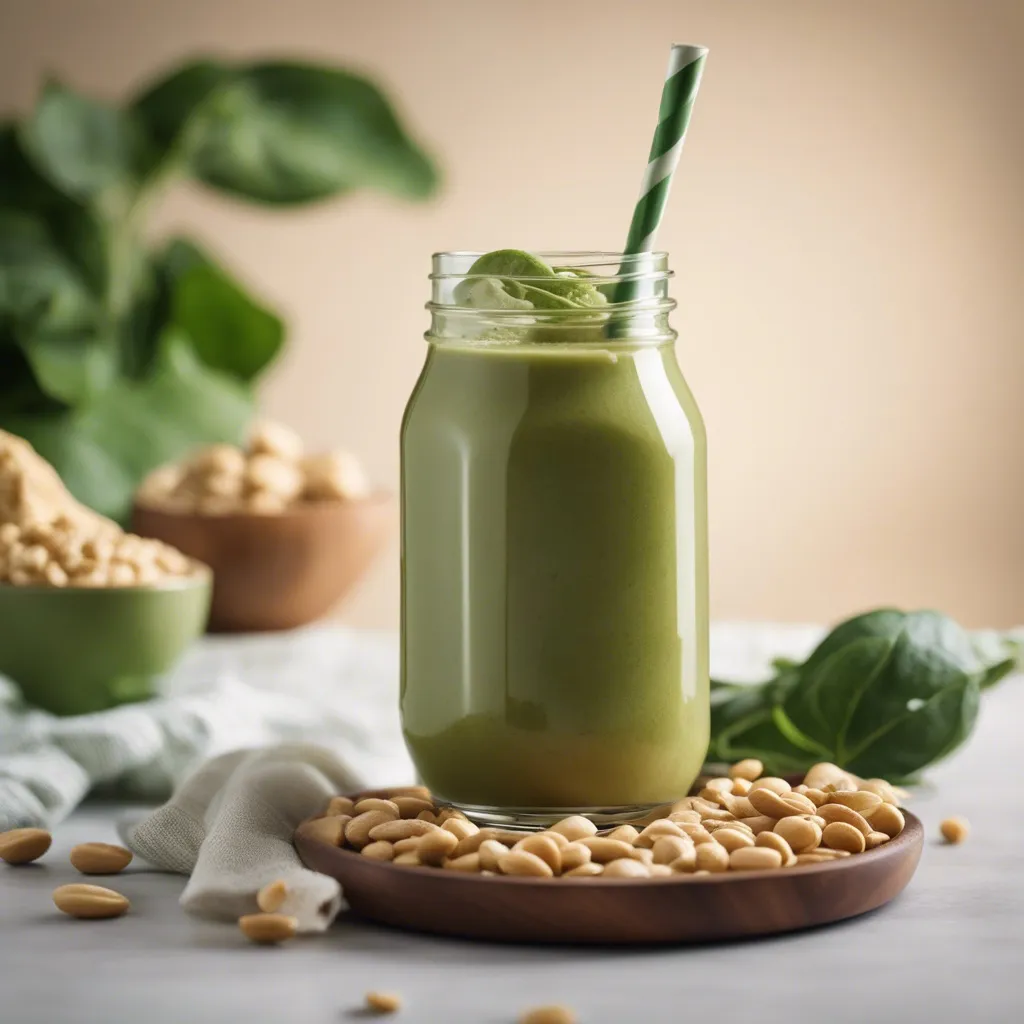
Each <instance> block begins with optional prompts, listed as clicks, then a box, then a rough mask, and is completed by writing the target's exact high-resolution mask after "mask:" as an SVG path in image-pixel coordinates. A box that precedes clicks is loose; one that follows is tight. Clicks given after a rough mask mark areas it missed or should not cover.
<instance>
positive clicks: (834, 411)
mask: <svg viewBox="0 0 1024 1024" xmlns="http://www.w3.org/2000/svg"><path fill="white" fill-rule="evenodd" d="M672 41H687V42H701V43H704V44H706V45H708V46H710V47H711V57H710V59H709V63H708V67H707V73H706V76H705V79H704V85H703V87H702V91H701V96H700V101H699V103H698V106H697V112H696V114H695V116H694V120H693V123H692V127H691V133H690V138H689V141H688V145H687V150H686V152H685V154H684V158H683V165H682V170H681V172H680V175H679V176H678V178H677V180H676V187H675V190H674V195H673V197H672V202H671V204H670V208H669V212H668V215H667V221H666V223H665V225H664V229H663V231H662V233H661V238H660V241H661V243H662V244H663V246H664V247H665V248H667V249H668V250H669V251H670V252H671V253H672V258H673V263H674V266H675V269H676V271H677V272H678V275H679V276H678V279H677V281H676V284H675V295H676V298H677V299H678V300H679V302H680V309H679V310H678V311H677V314H676V317H675V324H676V327H677V328H678V330H679V332H680V342H679V355H680V359H681V362H682V364H683V366H684V370H685V372H686V373H687V375H688V377H689V379H690V381H691V384H692V386H693V388H694V391H695V392H696V394H697V397H698V400H699V402H700V404H701V406H702V408H703V410H704V413H705V418H706V420H707V424H708V434H709V437H710V444H711V523H712V599H713V611H714V614H715V615H716V616H717V617H728V618H771V619H781V620H813V621H824V620H828V619H831V618H835V617H839V616H842V615H845V614H847V613H850V612H853V611H855V610H859V609H860V608H862V607H865V606H870V605H875V604H879V603H890V602H891V603H896V604H902V605H908V606H917V605H931V606H937V607H940V608H942V609H943V610H945V611H948V612H950V613H952V614H954V615H956V616H958V617H960V618H961V619H963V620H964V621H965V622H967V623H969V624H992V625H1009V624H1011V623H1012V622H1020V621H1024V404H1022V402H1021V397H1022V394H1024V337H1022V336H1024V330H1022V327H1024V316H1022V313H1024V302H1022V292H1024V287H1022V286H1024V280H1022V277H1021V271H1022V267H1024V199H1022V189H1021V184H1022V182H1024V134H1022V132H1021V109H1022V100H1024V62H1022V61H1021V58H1020V53H1021V47H1022V43H1024V3H1020V2H1019V0H1004V2H996V0H987V2H985V3H977V2H971V0H959V2H940V0H914V2H907V0H904V2H901V3H892V2H890V0H858V2H852V0H849V2H842V3H841V2H831V3H820V2H812V0H799V2H797V0H773V2H771V3H764V2H761V0H756V2H755V0H747V2H738V0H730V2H729V3H721V2H718V3H713V2H711V0H704V2H694V3H687V2H681V0H647V2H633V3H629V2H626V0H616V2H601V0H589V2H586V3H581V2H573V0H557V2H550V0H519V2H518V3H511V2H510V3H497V2H493V3H482V2H480V0H475V2H474V0H457V2H456V0H452V2H447V0H440V2H434V3H423V2H421V0H403V2H377V3H374V4H370V3H354V2H351V3H350V2H341V0H287V2H286V0H280V2H274V0H63V2H59V0H20V2H18V0H0V106H2V108H4V109H5V110H8V111H9V110H12V109H20V108H23V107H24V106H26V105H27V104H28V103H29V102H30V100H31V98H32V96H33V95H34V92H35V89H36V87H37V83H38V81H39V79H40V76H42V75H43V74H44V73H45V72H47V71H54V72H57V73H59V74H60V75H61V76H63V77H66V78H67V79H68V80H69V81H71V82H73V83H74V84H75V85H77V86H79V87H81V88H83V89H86V90H92V91H94V92H95V93H97V94H99V95H102V96H109V97H118V96H120V95H122V94H123V93H124V91H125V90H126V89H128V88H129V87H130V86H132V85H133V84H135V83H137V82H138V81H139V80H140V79H142V78H143V77H145V76H147V75H150V74H152V73H153V72H154V71H155V70H156V69H157V68H158V67H160V66H161V65H164V64H168V63H171V62H174V61H177V60H178V59H180V58H181V57H183V56H184V55H186V54H188V53H192V52H194V51H197V50H203V49H205V50H217V51H222V52H223V53H226V54H232V55H238V56H242V55H252V54H271V53H275V54H279V53H288V54H297V55H305V56H308V57H319V58H326V59H330V60H337V61H341V62H345V63H346V64H349V65H352V66H355V67H358V68H362V69H367V70H370V71H372V72H373V73H375V74H376V75H378V76H379V77H380V78H381V79H382V80H383V81H384V82H385V83H386V84H387V85H388V86H389V88H390V89H391V91H392V93H393V95H394V96H395V97H396V98H397V100H398V102H399V104H400V107H401V109H402V110H403V111H404V113H405V115H406V116H407V118H408V121H409V124H410V125H411V126H412V127H413V128H414V129H415V130H416V131H417V132H418V133H419V134H420V136H421V137H422V139H423V140H424V141H425V142H426V143H427V144H428V145H429V146H430V147H431V148H432V149H433V150H434V151H435V152H436V153H437V154H438V156H439V157H440V159H441V161H442V163H443V165H444V167H445V169H446V174H447V180H446V187H445V190H444V193H443V195H442V196H441V197H440V198H439V199H438V201H436V202H435V203H433V204H432V205H429V206H423V207H417V206H406V205H402V204H399V203H397V202H395V201H391V200H389V199H386V198H383V197H379V196H375V195H369V194H367V195H360V196H357V197H355V198H351V199H348V200H345V201H339V202H337V203H331V204H329V205H324V206H319V207H316V208H311V209H307V210H305V211H303V212H300V213H297V214H296V213H288V214H279V213H272V212H267V211H263V210H258V209H253V208H251V207H245V206H241V205H236V204H232V203H230V202H226V201H224V200H223V199H220V198H218V197H216V196H209V195H203V194H201V193H200V192H199V191H198V190H196V191H193V190H191V189H186V188H181V189H178V190H177V191H175V192H174V193H173V195H171V196H170V197H169V198H168V200H167V202H166V205H165V206H164V207H163V208H162V210H161V211H160V213H159V216H158V218H157V225H156V226H157V229H158V230H160V231H165V230H169V229H171V228H183V227H185V228H188V229H189V230H193V231H195V232H197V233H198V234H200V235H202V236H203V237H204V238H206V239H208V240H209V241H210V242H211V243H212V244H213V246H214V247H215V248H216V249H218V250H219V251H220V252H221V253H222V255H223V256H224V257H225V258H227V259H228V260H230V261H231V262H232V264H233V265H234V266H235V268H236V269H237V271H238V272H239V273H240V274H242V275H243V276H244V277H245V278H247V279H248V280H249V281H251V282H252V284H253V285H255V286H258V287H259V288H260V289H261V290H262V291H264V292H265V293H266V295H268V296H270V297H272V298H273V299H274V300H275V301H276V303H277V304H279V306H280V307H281V308H282V309H283V310H284V311H286V313H287V314H288V316H289V318H290V321H291V324H292V326H293V338H292V342H291V345H290V347H289V349H288V352H287V355H286V357H285V358H284V359H283V360H282V361H281V363H280V364H279V365H278V366H277V368H276V369H275V370H274V372H273V374H272V376H271V377H270V378H269V379H268V380H267V382H266V386H265V390H264V395H265V401H266V406H267V408H268V409H269V411H270V412H272V413H273V414H276V415H278V416H280V417H282V418H284V419H286V420H288V421H290V422H291V423H293V424H295V425H296V426H297V427H298V428H299V429H300V430H302V431H303V432H304V433H305V434H306V435H307V436H308V438H309V439H310V441H311V442H313V443H315V444H321V445H328V444H337V443H344V444H346V445H348V446H350V447H352V448H353V449H355V450H356V451H358V452H359V453H360V454H361V455H362V456H363V457H364V458H365V460H366V462H367V464H368V465H369V467H370V469H371V470H372V473H373V475H374V477H376V478H377V479H378V480H379V481H380V482H381V483H382V484H384V485H387V486H389V487H394V486H395V485H396V483H397V474H398V450H397V442H396V438H397V431H398V425H399V419H400V416H401V412H402V408H403V405H404V402H405V399H406V396H407V395H408V393H409V391H410V389H411V387H412V385H413V383H414V381H415V378H416V375H417V372H418V370H419V367H420V364H421V361H422V359H423V355H424V343H423V341H422V338H421V334H422V331H423V330H424V328H425V326H426V314H425V312H424V310H423V308H422V307H423V303H424V301H425V300H426V298H427V282H426V274H427V272H428V257H429V254H430V252H431V251H433V250H436V249H446V248H479V249H488V248H494V247H498V246H517V247H524V248H578V249H583V248H614V247H616V246H619V245H621V243H622V241H623V237H624V235H625V230H626V226H627V222H628V217H629V214H630V211H631V207H632V204H633V202H634V200H635V192H636V189H637V186H638V184H639V179H640V173H641V170H642V167H643V163H644V158H645V156H646V151H647V146H648V145H649V140H650V134H651V131H652V128H653V122H654V119H655V111H656V109H657V104H658V95H659V90H660V84H661V76H662V74H663V70H664V64H665V59H666V55H667V48H668V44H669V43H670V42H672ZM397 595H398V556H397V547H396V546H392V549H391V550H390V551H389V552H388V554H387V556H386V557H385V558H384V559H382V561H381V563H380V564H379V566H378V567H377V569H376V570H375V571H374V573H373V574H372V575H371V577H370V578H368V579H367V581H366V583H365V585H364V586H363V587H362V588H361V590H360V591H359V593H358V594H356V595H355V597H354V598H353V600H352V601H351V603H350V604H349V605H348V606H347V608H345V609H344V613H343V614H344V616H345V618H347V619H348V620H349V621H351V622H354V623H357V624H363V625H377V626H388V627H391V626H394V625H395V624H396V623H397V608H398V602H397Z"/></svg>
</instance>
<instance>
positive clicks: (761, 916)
mask: <svg viewBox="0 0 1024 1024" xmlns="http://www.w3.org/2000/svg"><path fill="white" fill-rule="evenodd" d="M903 813H904V816H905V818H906V827H905V828H904V829H903V831H902V832H901V833H900V835H898V836H897V837H896V838H895V839H893V840H891V841H890V842H888V843H885V844H884V845H882V846H879V847H876V848H875V849H874V850H869V851H868V852H867V853H862V854H859V855H857V856H853V857H844V858H842V859H841V860H836V861H832V862H831V863H827V864H808V865H803V866H801V867H796V868H780V869H777V870H773V871H744V872H728V873H725V874H720V875H701V876H699V877H694V876H692V875H680V876H678V877H676V878H652V879H649V880H648V879H640V880H630V879H611V878H610V879H607V880H605V879H601V878H597V879H579V880H578V881H562V880H557V879H556V880H543V879H533V878H508V877H503V876H495V877H482V876H479V875H469V874H464V873H462V872H459V871H444V870H441V869H438V868H415V867H395V865H393V864H389V863H387V862H384V861H376V860H370V859H369V858H368V857H363V856H361V855H360V854H358V853H355V852H353V851H352V850H342V849H338V848H337V847H334V846H330V845H328V844H327V843H322V842H320V841H318V840H315V839H310V838H308V837H306V836H296V848H297V849H298V851H299V856H301V857H302V860H303V861H304V862H305V863H306V864H307V865H308V866H309V867H311V868H313V870H315V871H320V872H322V873H323V874H325V875H330V876H332V877H333V878H336V879H338V881H339V882H340V883H341V885H342V888H343V890H344V893H345V898H346V899H347V901H348V904H349V906H350V907H351V908H352V910H353V911H354V912H355V913H357V914H359V915H361V916H363V917H366V918H369V919H370V920H373V921H378V922H381V923H382V924H387V925H392V926H394V927H396V928H406V929H412V930H415V931H423V932H434V933H436V934H440V935H452V936H458V937H460V938H468V939H488V940H492V941H498V942H562V943H588V944H608V943H656V942H713V941H716V940H720V939H736V938H746V937H750V936H755V935H772V934H775V933H777V932H788V931H794V930H796V929H799V928H810V927H813V926H815V925H822V924H830V923H832V922H834V921H842V920H844V919H845V918H848V917H855V916H857V915H858V914H864V913H867V912H868V911H869V910H875V909H876V908H878V907H880V906H882V905H883V904H885V903H888V902H889V900H891V899H892V898H893V897H894V896H896V895H898V894H899V893H900V892H901V891H902V890H903V888H904V886H906V884H907V883H908V882H909V881H910V878H911V876H912V875H913V873H914V869H915V868H916V867H917V864H918V861H919V860H920V859H921V848H922V846H923V842H924V829H923V828H922V826H921V822H920V821H919V820H918V818H917V817H916V816H915V815H913V814H911V813H909V812H908V811H904V812H903Z"/></svg>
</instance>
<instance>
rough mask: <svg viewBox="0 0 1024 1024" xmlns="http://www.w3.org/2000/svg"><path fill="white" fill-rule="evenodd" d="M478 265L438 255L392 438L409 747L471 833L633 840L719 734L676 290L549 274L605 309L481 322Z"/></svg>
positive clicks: (701, 449) (697, 445) (629, 274)
mask: <svg viewBox="0 0 1024 1024" xmlns="http://www.w3.org/2000/svg"><path fill="white" fill-rule="evenodd" d="M479 255H480V254H479V253H467V252H452V253H440V254H438V255H435V256H434V258H433V273H432V274H431V276H430V279H431V282H432V300H431V302H430V303H429V304H428V309H429V311H430V313H431V318H432V319H431V326H430V330H429V331H428V332H427V334H426V339H427V344H428V348H427V356H426V362H425V365H424V367H423V371H422V373H421V375H420V377H419V381H418V382H417V384H416V387H415V389H414V391H413V394H412V397H411V398H410V400H409V404H408V407H407V409H406V412H405V417H404V421H403V425H402V436H401V454H402V486H401V492H402V493H401V504H402V644H401V650H402V654H401V664H402V668H401V673H402V676H401V712H402V723H403V731H404V735H405V740H406V743H407V745H408V748H409V751H410V753H411V755H412V758H413V761H414V762H415V765H416V768H417V770H418V771H419V773H420V776H421V778H422V780H423V782H424V783H425V784H426V785H428V786H429V787H430V788H431V789H432V790H433V792H434V793H435V795H436V796H437V797H438V799H440V800H442V801H446V802H449V803H451V804H453V805H454V806H456V807H458V808H460V809H461V810H462V811H464V812H465V813H466V814H467V815H468V816H469V817H470V818H472V819H474V820H476V821H479V822H490V823H510V822H514V823H519V824H527V825H529V824H533V825H543V824H546V823H550V822H552V821H555V820H558V819H559V818H562V817H565V816H566V815H568V814H584V815H586V816H588V817H590V818H591V819H593V820H595V821H597V822H600V823H610V822H614V821H621V820H626V819H628V818H632V817H636V816H637V815H639V814H642V813H644V812H646V811H649V810H650V809H651V808H652V807H654V806H656V805H658V804H662V803H665V802H668V801H671V800H675V799H678V798H680V797H681V796H684V795H685V794H686V793H687V791H688V790H689V788H690V786H691V784H692V783H693V781H694V779H695V778H696V776H697V774H698V772H699V770H700V768H701V765H702V762H703V759H704V755H705V751H706V748H707V744H708V733H709V698H708V606H707V571H708V570H707V509H706V487H707V484H706V445H705V433H704V425H703V422H702V420H701V416H700V413H699V411H698V409H697V405H696V403H695V402H694V399H693V396H692V395H691V393H690V390H689V388H688V387H687V385H686V382H685V381H684V379H683V374H682V372H681V370H680V367H679V363H678V362H677V360H676V354H675V350H674V342H675V338H676V334H675V332H674V331H673V330H672V328H671V327H670V325H669V314H670V313H671V311H672V309H673V308H674V307H675V303H674V301H673V300H672V299H670V298H669V296H668V282H669V279H670V277H671V276H672V274H671V271H670V270H669V269H668V260H667V256H666V255H665V254H664V253H653V254H651V253H646V254H641V255H639V256H623V255H621V254H617V253H588V252H574V253H542V254H539V255H540V256H541V258H542V259H544V260H545V261H547V262H548V263H550V264H552V265H554V266H557V267H558V268H561V269H564V270H565V271H566V272H568V273H570V274H571V273H576V274H579V275H580V276H581V277H585V279H586V280H587V282H588V283H590V284H593V285H594V286H595V287H596V288H598V289H600V290H601V292H602V294H603V295H605V296H606V298H607V301H606V302H605V303H604V304H603V305H601V306H599V307H596V308H592V309H561V308H559V309H534V310H523V309H520V308H513V309H507V308H477V307H478V305H479V303H477V305H476V306H473V307H469V306H467V305H464V304H460V302H459V301H458V299H457V298H456V297H457V296H459V295H464V294H466V288H465V286H466V284H472V283H474V282H473V281H472V278H471V276H470V275H469V269H470V267H471V266H472V265H473V263H474V262H475V260H476V259H477V257H478V256H479ZM517 280H518V282H519V283H520V284H522V285H529V284H530V282H531V281H533V282H534V283H536V282H537V279H536V278H531V277H520V278H518V279H517ZM460 284H462V288H461V289H460ZM494 305H495V306H497V304H494Z"/></svg>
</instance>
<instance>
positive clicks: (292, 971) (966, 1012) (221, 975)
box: [0, 676, 1024, 1024]
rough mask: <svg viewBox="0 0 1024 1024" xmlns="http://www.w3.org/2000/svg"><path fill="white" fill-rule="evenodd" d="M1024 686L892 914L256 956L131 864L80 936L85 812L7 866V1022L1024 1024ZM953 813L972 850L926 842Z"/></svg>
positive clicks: (926, 804) (987, 709)
mask: <svg viewBox="0 0 1024 1024" xmlns="http://www.w3.org/2000/svg"><path fill="white" fill-rule="evenodd" d="M1022 726H1024V679H1022V678H1021V677H1020V676H1018V677H1015V678H1012V679H1009V680H1007V681H1005V682H1004V683H1003V684H1001V686H1000V687H999V688H998V689H997V690H995V691H994V692H992V693H990V694H989V695H987V696H986V697H985V700H984V704H983V709H982V714H981V720H980V722H979V724H978V727H977V730H976V732H975V734H974V737H973V738H972V740H971V741H970V744H969V746H968V747H967V748H966V749H965V750H963V751H962V752H961V753H959V754H958V755H956V756H955V758H954V759H953V760H951V761H950V762H948V763H946V764H944V765H942V766H940V767H939V768H937V769H935V770H934V771H933V772H932V773H931V775H930V777H929V782H930V785H929V787H928V788H927V789H926V790H925V791H923V792H919V793H918V794H917V795H916V797H915V799H914V800H913V802H912V804H911V806H912V808H913V810H914V811H915V812H916V813H917V814H918V815H919V816H920V817H921V818H923V820H924V822H925V825H926V829H927V833H928V840H927V845H926V848H925V851H924V856H923V858H922V862H921V866H920V868H919V869H918V872H917V874H916V876H915V877H914V879H913V881H912V882H911V883H910V886H909V887H908V889H907V890H906V891H905V892H904V894H903V895H902V896H900V897H899V898H898V899H897V900H896V901H895V902H894V903H892V904H890V905H889V906H888V907H885V908H883V909H882V910H880V911H877V912H875V913H873V914H870V915H867V916H865V917H862V918H859V919H856V920H853V921H849V922H846V923H843V924H839V925H834V926H831V927H827V928H822V929H817V930H814V931H810V932H805V933H801V934H793V935H788V936H780V937H777V938H771V939H760V940H756V941H746V942H736V943H726V944H718V945H714V946H709V947H703V948H694V947H689V948H686V947H678V948H656V949H630V948H620V949H587V948H578V947H577V948H565V947H562V948H538V947H525V946H519V947H515V946H500V945H490V944H483V943H473V942H463V941H456V940H451V939H440V938H431V937H429V936H422V935H413V934H406V933H402V932H398V931H391V930H387V929H384V928H379V927H375V926H373V925H371V924H368V923H365V922H361V921H358V920H354V919H351V918H349V917H346V916H343V917H342V918H340V919H339V921H338V922H337V924H336V926H335V927H334V928H333V929H332V930H331V931H330V932H329V933H328V934H327V935H325V936H319V937H310V938H303V939H300V940H296V941H294V942H292V943H290V944H288V945H287V946H284V947H280V948H267V949H264V948H257V947H254V946H252V945H251V944H249V943H248V942H247V941H246V940H245V939H244V938H243V937H242V936H241V934H240V933H239V932H238V931H237V929H235V928H234V927H233V926H231V925H225V924H219V923H211V922H205V921H197V920H194V919H192V918H189V917H186V916H185V914H184V913H183V912H182V911H181V910H180V908H179V907H178V905H177V902H176V900H177V897H178V894H179V893H180V891H181V889H182V885H183V879H182V878H180V877H177V876H173V875H161V874H156V873H152V872H150V871H147V870H146V868H145V867H144V866H141V865H138V866H137V865H133V866H132V867H131V868H130V869H129V870H128V871H127V872H126V873H125V874H124V875H122V876H121V877H119V878H118V879H117V882H116V887H117V888H118V889H120V890H122V891H123V892H124V893H125V894H126V895H127V896H128V897H129V898H130V899H131V901H132V911H131V913H130V914H129V915H128V916H126V917H124V918H121V919H118V920H114V921H100V922H82V921H74V920H71V919H69V918H66V917H64V916H63V915H61V914H59V913H58V912H57V911H56V910H55V909H54V907H53V904H52V903H51V901H50V893H51V891H52V890H53V889H54V888H55V887H56V886H57V885H61V884H64V883H67V882H72V881H81V880H82V876H80V875H78V874H77V873H76V872H75V871H74V870H73V869H72V868H71V867H70V865H69V864H68V862H67V856H66V854H67V851H68V849H69V848H70V847H71V846H72V845H74V844H75V843H77V842H83V841H86V840H100V841H104V840H105V841H111V842H112V841H114V838H115V837H114V829H113V824H112V823H113V820H114V818H115V816H116V814H117V813H119V811H120V810H121V809H122V808H119V807H117V806H113V805H107V806H101V805H96V804H92V805H87V806H86V807H85V808H83V809H81V810H79V811H78V812H76V813H75V814H74V815H73V816H72V817H71V818H70V819H69V820H68V821H67V822H65V823H64V824H63V825H62V826H60V827H59V828H58V829H57V831H56V838H55V842H54V846H53V848H52V850H51V851H50V853H49V854H48V855H47V857H46V858H45V862H44V863H43V864H40V865H38V866H29V867H25V868H7V867H5V866H3V865H0V867H2V868H3V870H0V1022H2V1024H64V1022H75V1024H91V1022H96V1024H100V1022H102V1024H122V1022H124V1024H128V1022H131V1024H136V1022H144V1024H224V1022H228V1021H234V1020H238V1021H244V1022H245V1024H261V1022H267V1024H281V1022H283V1021H294V1022H298V1024H338V1022H340V1021H343V1020H348V1019H360V1018H362V1017H364V1016H365V1015H364V1014H363V1013H362V1012H361V1011H360V1007H361V1005H362V999H363V994H364V993H365V992H366V991H368V990H371V989H382V990H392V991H397V992H398V993H400V994H401V996H402V998H403V1001H404V1009H403V1011H402V1013H401V1014H400V1015H398V1016H397V1017H394V1018H386V1019H394V1020H396V1021H402V1022H409V1024H412V1022H419V1024H435V1022H436V1024H462V1022H465V1024H489V1022H494V1024H501V1022H514V1021H516V1019H517V1017H518V1015H519V1013H520V1012H522V1011H523V1010H524V1009H525V1008H528V1007H530V1006H535V1005H538V1004H543V1003H550V1002H559V1003H565V1004H568V1005H570V1006H572V1007H573V1008H574V1009H575V1010H576V1011H577V1013H578V1015H579V1019H580V1021H581V1022H598V1021H600V1022H604V1021H607V1022H619V1021H627V1020H637V1021H643V1022H648V1021H651V1022H658V1024H660V1022H675V1021H687V1022H689V1021H694V1022H702V1024H703V1022H707V1024H734V1022H737V1024H742V1022H746V1021H750V1022H756V1024H776V1022H778V1024H782V1022H785V1024H790V1022H792V1021H794V1020H818V1021H822V1022H827V1024H846V1022H850V1024H854V1022H857V1024H860V1022H865V1021H866V1022H872V1024H887V1022H889V1021H900V1022H901V1024H903V1022H911V1024H914V1022H918V1021H920V1022H922V1024H940V1022H942V1024H944V1022H947V1021H949V1022H953V1021H961V1020H967V1021H970V1022H972V1024H988V1022H1003V1021H1006V1022H1009V1021H1020V1020H1022V1019H1024V1009H1022V1005H1021V1004H1022V997H1021V994H1020V993H1021V986H1022V982H1024V871H1022V868H1024V795H1022V788H1021V787H1022V784H1024V773H1022V771H1021V765H1022V763H1024V759H1022V753H1024V741H1022V737H1024V728H1022ZM952 814H960V815H966V816H968V817H969V818H970V821H971V824H972V834H971V836H970V839H969V840H968V841H967V842H966V843H965V844H963V845H961V846H957V847H951V846H946V845H943V844H941V843H940V842H939V841H938V840H937V834H938V823H939V821H940V820H941V819H942V818H943V817H945V816H947V815H952Z"/></svg>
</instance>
